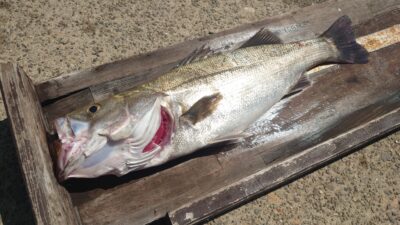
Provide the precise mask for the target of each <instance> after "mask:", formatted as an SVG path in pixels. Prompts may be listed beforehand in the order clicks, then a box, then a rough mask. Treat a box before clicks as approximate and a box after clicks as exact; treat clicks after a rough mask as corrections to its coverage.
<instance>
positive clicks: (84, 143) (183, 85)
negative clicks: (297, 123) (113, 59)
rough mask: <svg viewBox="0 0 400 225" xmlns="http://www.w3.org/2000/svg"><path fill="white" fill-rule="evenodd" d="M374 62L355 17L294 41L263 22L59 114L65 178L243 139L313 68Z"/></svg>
mask: <svg viewBox="0 0 400 225" xmlns="http://www.w3.org/2000/svg"><path fill="white" fill-rule="evenodd" d="M193 58H196V57H195V56H191V59H193ZM186 61H188V60H186ZM367 61H368V53H367V51H366V50H365V49H364V48H363V47H362V46H360V45H359V44H357V43H356V41H355V39H354V34H353V32H352V29H351V21H350V19H349V18H348V17H347V16H343V17H341V18H339V19H338V20H337V21H336V22H335V23H334V24H333V25H332V26H331V27H330V28H329V29H328V30H327V31H326V32H325V33H323V34H322V35H321V36H320V37H319V38H316V39H312V40H305V41H299V42H294V43H288V44H282V43H280V40H279V39H278V38H277V37H276V36H274V35H273V34H272V33H270V32H269V31H267V30H265V29H262V30H260V31H259V32H258V33H257V34H256V35H255V36H254V37H252V38H251V39H250V40H248V41H247V42H246V43H245V44H244V45H243V46H242V47H241V48H240V49H238V50H235V51H233V52H227V53H221V54H218V55H214V56H211V57H208V58H206V59H200V60H198V61H195V62H191V63H188V64H186V65H182V66H180V67H178V68H176V69H173V70H171V71H170V72H168V73H166V74H164V75H162V76H160V77H159V78H157V79H155V80H153V81H151V82H149V83H146V84H144V85H141V86H139V87H136V88H134V89H132V90H130V91H128V92H125V93H122V94H118V95H115V96H113V97H111V98H109V99H107V100H104V101H101V102H98V103H96V104H94V105H89V106H87V107H84V108H81V109H78V110H75V111H73V112H71V113H69V114H67V115H66V116H64V117H61V118H58V119H57V120H56V122H55V127H56V130H57V134H58V137H59V148H58V149H57V155H58V162H57V165H58V169H59V178H60V180H65V179H68V178H71V177H85V178H92V177H98V176H101V175H106V174H114V175H117V176H121V175H124V174H126V173H128V172H131V171H135V170H140V169H143V168H148V167H152V166H156V165H160V164H162V163H164V162H166V161H169V160H171V159H174V158H177V157H179V156H182V155H186V154H189V153H191V152H194V151H196V150H198V149H200V148H203V147H205V146H208V145H212V144H216V143H220V142H225V141H235V140H238V139H240V138H242V137H245V136H246V134H245V133H244V130H245V129H246V128H247V127H248V126H249V125H250V124H251V123H253V122H255V121H256V120H257V119H258V118H259V117H260V116H262V115H263V114H265V113H266V112H267V111H268V109H270V108H271V107H272V106H273V105H274V104H276V103H277V102H278V101H279V100H280V99H282V97H283V96H285V95H286V94H288V93H290V91H291V90H292V89H293V88H294V87H295V86H296V84H297V83H299V81H300V80H302V79H303V78H302V76H303V74H304V72H305V71H307V70H309V69H311V68H313V67H315V66H317V65H319V64H323V63H366V62H367Z"/></svg>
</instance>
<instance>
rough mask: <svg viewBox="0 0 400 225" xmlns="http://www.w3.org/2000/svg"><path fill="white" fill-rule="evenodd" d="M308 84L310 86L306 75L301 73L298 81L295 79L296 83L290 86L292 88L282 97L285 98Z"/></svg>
mask: <svg viewBox="0 0 400 225" xmlns="http://www.w3.org/2000/svg"><path fill="white" fill-rule="evenodd" d="M309 86H311V81H310V80H309V79H308V77H307V76H306V75H304V74H303V75H301V77H300V79H299V81H297V83H296V84H295V85H294V86H293V87H292V89H290V90H289V92H288V93H287V94H286V95H285V96H283V98H287V97H289V96H292V95H294V94H297V93H299V92H301V91H302V90H303V89H305V88H307V87H309Z"/></svg>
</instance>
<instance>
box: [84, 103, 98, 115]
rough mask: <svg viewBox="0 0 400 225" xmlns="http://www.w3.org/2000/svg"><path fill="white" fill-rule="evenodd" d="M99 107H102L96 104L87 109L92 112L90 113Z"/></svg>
mask: <svg viewBox="0 0 400 225" xmlns="http://www.w3.org/2000/svg"><path fill="white" fill-rule="evenodd" d="M99 109H100V105H98V104H95V105H92V106H90V107H89V108H88V109H87V111H88V112H90V113H96V112H97V111H98V110H99Z"/></svg>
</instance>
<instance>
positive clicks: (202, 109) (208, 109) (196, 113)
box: [181, 93, 222, 125]
mask: <svg viewBox="0 0 400 225" xmlns="http://www.w3.org/2000/svg"><path fill="white" fill-rule="evenodd" d="M221 99H222V95H221V94H220V93H216V94H213V95H210V96H206V97H203V98H201V99H200V100H198V101H197V102H196V103H194V105H193V106H192V107H191V108H190V109H189V110H188V111H186V112H185V113H183V114H182V116H181V118H182V119H185V120H187V121H190V122H191V123H192V124H193V125H194V124H196V123H197V122H199V121H201V120H203V119H204V118H206V117H207V116H209V115H211V114H212V112H214V110H215V109H216V108H217V105H218V103H219V102H220V101H221Z"/></svg>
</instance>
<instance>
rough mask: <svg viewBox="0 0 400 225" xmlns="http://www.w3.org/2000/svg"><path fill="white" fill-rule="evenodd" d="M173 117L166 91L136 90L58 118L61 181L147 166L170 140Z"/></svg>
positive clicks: (58, 156) (117, 173)
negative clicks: (158, 92)
mask: <svg viewBox="0 0 400 225" xmlns="http://www.w3.org/2000/svg"><path fill="white" fill-rule="evenodd" d="M173 115H174V113H173V112H172V111H171V107H170V105H169V101H168V98H166V97H165V96H163V95H162V94H155V93H148V92H133V93H129V94H125V95H116V96H113V97H111V98H110V99H107V100H104V101H101V102H99V103H96V104H91V105H88V106H85V107H82V108H80V109H77V110H75V111H73V112H71V113H69V114H67V115H66V116H64V117H60V118H58V119H56V121H55V128H56V131H57V134H58V137H59V140H58V142H59V145H57V146H58V147H57V165H58V170H59V179H60V180H65V179H68V178H71V177H81V178H92V177H98V176H102V175H107V174H114V175H117V176H121V175H124V174H126V173H128V172H130V171H133V170H137V169H140V168H144V167H146V165H147V164H148V162H149V161H151V159H152V158H154V157H155V156H156V155H157V154H158V153H159V152H160V151H161V150H162V149H163V147H164V146H166V145H168V144H169V142H170V139H171V135H172V130H173V118H174V116H173Z"/></svg>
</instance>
